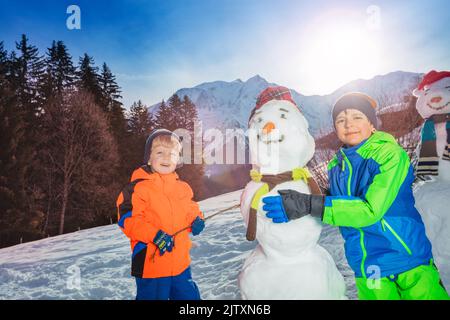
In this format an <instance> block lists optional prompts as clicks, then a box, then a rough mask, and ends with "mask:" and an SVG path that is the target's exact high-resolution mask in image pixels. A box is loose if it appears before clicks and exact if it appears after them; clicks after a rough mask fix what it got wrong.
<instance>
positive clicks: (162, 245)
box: [153, 230, 174, 256]
mask: <svg viewBox="0 0 450 320" xmlns="http://www.w3.org/2000/svg"><path fill="white" fill-rule="evenodd" d="M153 243H154V244H156V246H157V247H158V249H159V255H160V256H162V255H163V254H164V253H165V252H166V251H169V252H172V249H173V244H174V243H173V237H172V236H171V235H168V234H167V233H165V232H164V231H162V230H159V231H158V233H157V234H156V237H155V238H154V239H153Z"/></svg>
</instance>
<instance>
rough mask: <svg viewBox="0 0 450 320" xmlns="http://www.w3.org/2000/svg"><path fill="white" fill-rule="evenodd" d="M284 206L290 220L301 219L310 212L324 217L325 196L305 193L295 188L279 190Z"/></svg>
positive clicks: (321, 217) (314, 215)
mask: <svg viewBox="0 0 450 320" xmlns="http://www.w3.org/2000/svg"><path fill="white" fill-rule="evenodd" d="M278 193H279V194H280V196H281V199H282V201H283V207H284V210H285V212H286V215H287V217H288V219H289V220H294V219H299V218H301V217H303V216H306V215H308V214H310V215H312V216H313V217H316V218H320V220H322V219H323V212H324V209H325V208H324V207H325V205H324V202H325V196H323V195H315V194H305V193H301V192H297V191H294V190H279V191H278Z"/></svg>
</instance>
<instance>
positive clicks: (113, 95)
mask: <svg viewBox="0 0 450 320" xmlns="http://www.w3.org/2000/svg"><path fill="white" fill-rule="evenodd" d="M98 80H99V85H100V88H101V90H102V94H103V100H104V101H103V104H104V106H103V107H104V109H105V110H106V111H108V112H111V110H112V109H113V108H114V105H115V104H121V103H120V102H119V99H121V98H122V96H121V95H120V93H121V91H120V87H119V85H118V84H117V81H116V76H114V75H113V74H112V72H111V69H109V67H108V66H107V65H106V63H103V65H102V70H101V73H100V75H99V78H98Z"/></svg>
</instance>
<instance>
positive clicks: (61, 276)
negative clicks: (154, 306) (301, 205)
mask: <svg viewBox="0 0 450 320" xmlns="http://www.w3.org/2000/svg"><path fill="white" fill-rule="evenodd" d="M423 184H424V183H420V184H418V185H417V186H416V188H415V194H416V197H417V200H418V203H417V204H416V205H417V206H418V209H419V210H420V211H421V212H422V214H425V215H426V216H424V222H425V223H426V227H427V234H428V235H429V237H430V239H431V240H432V242H433V246H434V248H433V253H434V256H435V260H436V264H437V265H438V267H439V269H440V273H441V276H442V280H443V283H444V285H445V286H446V287H447V288H448V287H450V256H449V251H448V249H447V244H449V242H448V241H450V238H449V234H448V233H446V232H442V230H443V228H448V229H450V226H449V224H450V215H448V216H449V218H447V216H446V215H445V214H442V215H440V216H439V218H438V217H435V216H432V215H431V211H430V210H431V206H426V208H422V206H421V203H423V201H421V199H422V196H421V195H420V194H418V192H417V191H418V190H420V189H421V188H423V187H424V186H423ZM425 186H426V187H427V188H432V189H433V190H432V191H433V192H432V194H433V199H431V200H430V199H429V200H430V201H426V202H425V203H428V204H433V206H434V207H436V208H437V209H438V208H440V206H442V200H439V199H445V198H439V197H445V196H446V195H445V193H448V192H449V191H448V190H447V189H444V188H442V187H439V186H438V185H431V184H430V185H425ZM240 194H241V191H235V192H231V193H227V194H223V195H220V196H217V197H213V198H210V199H207V200H204V201H201V202H200V207H201V209H202V210H203V212H204V213H205V216H209V215H211V214H213V213H214V212H216V211H218V210H221V209H224V208H228V207H231V206H233V205H234V204H236V203H238V202H239V197H240ZM444 211H445V213H448V210H447V209H446V208H441V210H438V212H442V213H443V212H444ZM438 235H440V236H438ZM319 243H320V245H322V246H323V247H324V248H325V249H327V250H328V252H329V253H330V254H331V255H332V256H333V258H334V261H335V262H336V265H337V267H338V269H339V271H340V272H341V273H342V275H343V276H344V279H345V282H346V285H347V296H348V297H349V298H350V299H356V288H355V285H354V276H353V271H352V270H351V269H350V268H349V266H348V264H347V260H346V258H345V255H344V249H343V247H344V243H343V239H342V237H341V235H340V233H339V230H338V228H334V227H330V226H324V228H323V230H322V235H321V238H320V241H319ZM255 245H256V242H248V241H247V240H246V239H245V227H244V224H243V221H242V217H241V214H240V212H239V209H235V210H231V211H228V212H225V213H222V214H220V215H217V216H215V217H213V218H212V219H211V220H208V221H207V223H206V228H205V230H204V231H203V232H202V233H201V234H200V235H199V236H197V237H193V248H192V250H191V256H192V265H191V266H192V274H193V277H194V279H195V281H196V282H197V284H198V285H199V287H200V292H201V294H202V298H203V299H230V300H231V299H240V293H239V288H238V285H237V277H238V274H239V272H240V270H241V268H242V265H243V263H244V260H245V258H247V256H248V255H249V254H250V252H251V251H252V250H253V248H254V247H255ZM135 294H136V288H135V283H134V279H133V278H132V277H131V276H130V245H129V241H128V239H127V238H126V237H125V235H124V234H123V233H122V232H121V231H120V230H119V228H118V226H117V225H115V224H114V225H110V226H104V227H97V228H92V229H87V230H82V231H78V232H74V233H70V234H65V235H62V236H58V237H52V238H48V239H43V240H39V241H34V242H29V243H25V244H21V245H17V246H13V247H9V248H4V249H1V250H0V299H134V297H135Z"/></svg>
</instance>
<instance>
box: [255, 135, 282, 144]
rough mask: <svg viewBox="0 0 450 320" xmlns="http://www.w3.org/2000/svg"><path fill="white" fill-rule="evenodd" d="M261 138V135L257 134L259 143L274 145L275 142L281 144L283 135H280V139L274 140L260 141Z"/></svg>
mask: <svg viewBox="0 0 450 320" xmlns="http://www.w3.org/2000/svg"><path fill="white" fill-rule="evenodd" d="M261 138H262V137H261V135H259V134H258V140H259V141H261V142H264V143H265V144H270V143H276V142H278V143H280V142H283V140H284V134H282V135H281V137H280V138H279V139H276V140H262V139H261Z"/></svg>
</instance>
